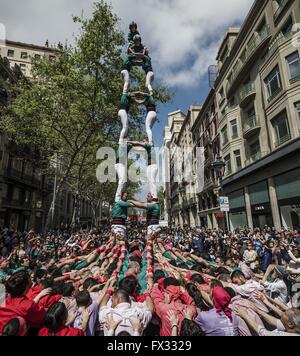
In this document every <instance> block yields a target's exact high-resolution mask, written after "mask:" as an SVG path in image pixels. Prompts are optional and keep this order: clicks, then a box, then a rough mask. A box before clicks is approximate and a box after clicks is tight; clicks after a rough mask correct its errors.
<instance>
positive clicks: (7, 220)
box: [0, 40, 107, 232]
mask: <svg viewBox="0 0 300 356" xmlns="http://www.w3.org/2000/svg"><path fill="white" fill-rule="evenodd" d="M56 54H57V49H53V48H49V47H47V46H36V45H31V44H26V43H20V42H13V41H8V40H7V41H6V42H5V43H4V44H2V43H1V46H0V105H9V101H10V99H11V93H10V90H9V87H10V84H11V83H13V82H15V81H16V80H17V79H18V77H20V76H22V75H23V76H25V77H26V78H28V79H29V80H30V79H32V71H31V70H32V59H33V58H40V57H42V56H43V57H45V58H48V59H49V60H55V58H56V57H55V55H56ZM37 157H38V152H35V151H34V150H33V149H32V148H30V147H26V148H23V147H18V146H17V145H15V144H14V142H12V141H10V140H9V139H8V138H7V136H6V135H5V134H0V227H3V226H11V227H13V228H14V229H16V230H19V231H25V230H29V229H32V228H33V229H35V230H36V231H37V232H41V231H43V230H44V228H45V226H46V221H47V215H48V213H49V209H50V206H51V202H52V197H53V191H54V179H53V178H49V177H47V176H45V175H43V174H42V172H41V169H40V168H39V167H38V165H37V164H36V163H37V161H38V158H37ZM74 207H75V197H74V194H73V193H72V192H71V191H70V190H69V189H68V188H67V187H66V186H64V188H63V190H62V192H61V194H60V196H59V197H57V200H56V208H55V211H56V214H55V216H54V224H53V226H55V227H60V226H63V225H64V226H67V225H70V224H71V222H72V221H73V215H74ZM79 210H80V211H79V212H78V214H79V217H80V223H81V224H86V225H87V226H91V225H92V221H93V220H95V216H94V218H93V215H95V213H94V214H93V211H92V205H91V203H90V202H89V200H88V199H81V200H80V204H79ZM106 210H107V209H106V208H105V207H104V206H102V207H101V208H100V209H99V212H97V213H96V217H98V213H99V214H100V215H102V213H103V212H106Z"/></svg>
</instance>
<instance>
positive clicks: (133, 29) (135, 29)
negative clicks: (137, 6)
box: [128, 21, 140, 44]
mask: <svg viewBox="0 0 300 356" xmlns="http://www.w3.org/2000/svg"><path fill="white" fill-rule="evenodd" d="M129 31H130V32H129V33H128V42H129V43H130V44H133V39H134V36H136V35H139V34H140V33H139V31H138V25H137V24H136V23H135V22H134V21H133V22H131V24H130V25H129Z"/></svg>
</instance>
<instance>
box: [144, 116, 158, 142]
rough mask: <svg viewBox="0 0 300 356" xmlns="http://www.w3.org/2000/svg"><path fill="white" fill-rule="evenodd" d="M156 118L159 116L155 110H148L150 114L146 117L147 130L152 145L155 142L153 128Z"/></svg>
mask: <svg viewBox="0 0 300 356" xmlns="http://www.w3.org/2000/svg"><path fill="white" fill-rule="evenodd" d="M156 118H157V114H156V112H155V111H149V112H148V115H147V117H146V132H147V136H148V140H149V143H150V145H152V144H153V134H152V128H153V126H154V124H155V121H156Z"/></svg>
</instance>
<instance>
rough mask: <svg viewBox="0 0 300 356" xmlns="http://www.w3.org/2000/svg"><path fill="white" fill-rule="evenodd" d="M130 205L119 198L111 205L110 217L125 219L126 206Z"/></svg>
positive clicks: (126, 214) (126, 213)
mask: <svg viewBox="0 0 300 356" xmlns="http://www.w3.org/2000/svg"><path fill="white" fill-rule="evenodd" d="M131 206H132V205H131V204H129V203H128V202H127V201H123V200H120V201H118V202H117V203H115V204H114V205H113V207H112V218H113V219H118V218H121V219H127V216H128V208H130V207H131Z"/></svg>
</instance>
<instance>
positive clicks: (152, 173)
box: [128, 138, 158, 199]
mask: <svg viewBox="0 0 300 356" xmlns="http://www.w3.org/2000/svg"><path fill="white" fill-rule="evenodd" d="M128 143H129V144H131V145H133V146H139V147H143V148H144V149H145V150H146V152H147V158H148V166H147V179H148V180H147V181H148V184H149V188H150V193H151V195H152V197H153V198H154V199H157V185H158V180H157V177H158V165H157V159H156V152H155V147H154V146H153V144H151V143H149V142H148V140H147V138H145V141H144V142H135V141H128Z"/></svg>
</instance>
